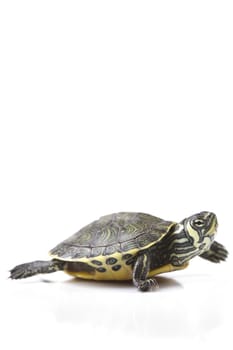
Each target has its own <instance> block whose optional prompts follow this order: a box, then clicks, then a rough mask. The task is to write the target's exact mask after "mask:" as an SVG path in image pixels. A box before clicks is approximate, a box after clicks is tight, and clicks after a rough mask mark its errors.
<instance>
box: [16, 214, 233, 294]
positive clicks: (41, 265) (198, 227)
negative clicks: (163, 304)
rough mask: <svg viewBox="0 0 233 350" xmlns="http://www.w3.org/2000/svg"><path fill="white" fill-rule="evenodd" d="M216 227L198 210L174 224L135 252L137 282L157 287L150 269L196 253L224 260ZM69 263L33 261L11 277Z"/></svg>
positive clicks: (52, 269) (143, 288)
mask: <svg viewBox="0 0 233 350" xmlns="http://www.w3.org/2000/svg"><path fill="white" fill-rule="evenodd" d="M216 230H217V218H216V216H215V214H213V213H209V212H201V213H198V214H195V215H193V216H191V217H189V218H187V219H184V220H183V221H182V222H181V223H180V224H176V225H175V226H173V227H172V228H171V229H170V231H169V232H168V233H167V234H166V235H165V236H164V238H163V239H161V241H159V242H157V243H155V244H154V245H152V246H150V247H149V248H147V249H142V250H141V251H139V252H138V254H137V255H136V256H135V259H134V261H133V265H132V279H133V283H134V285H135V286H136V287H137V288H138V290H140V291H143V292H145V291H149V290H151V289H154V288H156V287H158V283H157V281H156V279H155V277H151V278H148V274H149V272H150V271H151V270H154V269H156V268H159V267H161V266H164V265H167V264H171V265H172V266H174V270H175V269H176V267H177V269H179V268H180V267H182V265H185V264H186V263H187V262H188V261H189V260H190V259H192V258H193V257H195V256H200V257H202V258H204V259H206V260H209V261H211V262H215V263H219V262H220V261H224V260H225V259H226V258H227V255H228V252H227V250H226V249H225V248H224V246H223V245H221V244H220V243H218V242H216V241H214V235H215V232H216ZM177 251H178V252H179V253H177ZM175 252H176V253H175ZM69 264H76V265H78V264H79V263H77V262H76V263H75V262H74V263H72V262H69ZM83 265H85V264H83ZM83 265H82V269H83V268H84V266H83ZM66 266H67V262H66V261H62V260H59V259H52V260H50V261H33V262H30V263H26V264H21V265H18V266H16V267H14V268H13V269H12V270H11V271H10V273H11V274H10V278H12V279H20V278H27V277H30V276H33V275H36V274H40V273H42V274H44V273H52V272H56V271H61V270H64V269H65V267H66ZM74 266H75V265H74ZM86 269H87V271H88V269H90V267H89V266H88V265H86Z"/></svg>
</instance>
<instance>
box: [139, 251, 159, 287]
mask: <svg viewBox="0 0 233 350" xmlns="http://www.w3.org/2000/svg"><path fill="white" fill-rule="evenodd" d="M149 269H150V258H149V256H148V254H143V255H139V257H138V258H137V260H136V262H135V265H134V268H133V283H134V285H135V286H136V287H137V288H138V290H140V291H141V292H147V291H149V290H151V289H153V288H158V286H159V285H158V282H157V281H156V279H155V278H154V277H152V278H147V276H148V273H149Z"/></svg>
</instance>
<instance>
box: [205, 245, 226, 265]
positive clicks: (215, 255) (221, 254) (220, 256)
mask: <svg viewBox="0 0 233 350" xmlns="http://www.w3.org/2000/svg"><path fill="white" fill-rule="evenodd" d="M227 256H228V251H227V250H226V248H225V247H224V246H223V245H222V244H220V243H218V242H216V241H214V242H213V243H212V244H211V246H210V249H209V250H207V251H206V252H204V253H202V254H201V255H200V257H201V258H204V259H206V260H209V261H212V262H215V263H219V262H220V261H224V260H226V258H227Z"/></svg>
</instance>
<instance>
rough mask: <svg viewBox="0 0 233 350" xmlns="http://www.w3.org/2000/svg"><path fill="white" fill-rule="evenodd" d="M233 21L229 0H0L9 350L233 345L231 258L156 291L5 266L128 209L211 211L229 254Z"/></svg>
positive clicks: (42, 253) (169, 280)
mask: <svg viewBox="0 0 233 350" xmlns="http://www.w3.org/2000/svg"><path fill="white" fill-rule="evenodd" d="M232 18H233V6H232V2H231V1H224V0H221V1H213V0H212V1H204V0H201V1H198V0H196V1H127V0H124V1H121V0H118V1H48V0H46V1H42V0H41V1H1V3H0V36H1V37H0V50H1V54H0V74H1V78H0V89H1V90H0V96H1V102H0V118H1V121H0V152H1V163H0V166H1V169H0V180H1V181H0V186H1V188H0V213H1V214H0V232H1V294H0V295H1V300H0V301H1V312H0V315H1V342H2V345H1V349H13V348H16V347H17V348H19V349H26V350H27V349H45V348H46V349H47V348H53V349H71V348H72V349H74V348H77V349H91V348H97V349H100V348H101V349H102V348H106V349H108V348H111V349H116V348H126V347H128V348H129V347H130V348H134V349H137V348H143V349H146V348H147V347H150V348H152V349H153V348H155V349H156V348H163V349H167V348H169V349H171V348H172V347H174V346H175V347H176V348H177V349H178V346H179V348H187V346H189V348H191V349H192V348H196V347H197V346H198V348H199V349H202V348H203V349H204V348H206V347H208V348H209V347H213V346H216V347H218V348H219V347H220V346H221V345H222V344H224V342H225V341H226V342H227V343H226V344H227V348H228V349H229V348H231V346H232V340H231V333H232V332H231V329H232V326H231V325H232V312H233V310H232V306H231V303H232V283H231V276H232V268H231V267H232V258H231V256H230V257H229V259H228V261H227V262H226V263H221V264H219V265H214V264H211V263H209V262H206V261H204V260H202V259H199V258H196V259H195V260H194V261H193V262H192V264H191V266H190V267H189V269H187V270H184V271H180V272H176V273H171V274H169V275H164V276H161V277H160V278H159V279H158V281H159V283H160V290H159V291H158V292H155V293H144V294H143V293H139V292H137V290H136V289H135V288H134V287H133V286H132V285H131V283H126V284H111V283H110V284H108V283H97V282H96V283H95V282H86V281H74V280H72V279H70V278H69V277H68V276H65V275H64V274H63V273H57V274H53V275H47V276H36V277H33V278H31V279H28V280H23V281H10V280H7V275H8V274H7V270H9V269H10V268H12V267H13V266H14V265H16V264H19V263H22V262H27V261H31V260H34V259H46V258H47V251H48V250H49V249H51V248H52V247H53V246H54V245H56V244H57V243H58V242H60V241H61V240H63V239H65V238H66V237H67V236H69V235H71V234H72V233H74V232H76V231H77V230H78V229H79V228H81V227H82V226H84V225H85V224H87V223H89V222H90V221H93V220H94V219H96V218H98V217H99V216H101V215H105V214H108V213H111V212H117V211H142V212H148V213H151V214H154V215H157V216H160V217H162V218H164V219H168V220H177V221H180V220H182V219H183V218H184V217H186V216H188V215H190V214H193V213H195V212H198V211H201V210H210V211H214V212H216V214H217V215H218V220H219V236H218V240H219V241H221V242H222V243H224V244H225V245H226V246H227V247H228V248H229V250H231V246H232V245H233V240H232V198H233V186H232V180H233V170H232V149H233V140H232V134H233V128H232V121H231V119H232V112H233V106H232V93H233V86H232V81H233V68H232V67H233V64H232V62H233V49H232V36H233V21H232ZM45 282H51V283H45Z"/></svg>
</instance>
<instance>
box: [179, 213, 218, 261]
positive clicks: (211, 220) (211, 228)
mask: <svg viewBox="0 0 233 350" xmlns="http://www.w3.org/2000/svg"><path fill="white" fill-rule="evenodd" d="M182 224H183V225H184V229H185V232H186V234H187V236H188V237H189V239H191V240H192V244H193V245H194V246H195V248H197V249H198V250H199V252H200V254H201V253H202V252H204V251H206V250H208V249H209V247H210V245H211V244H212V242H213V240H214V237H215V234H216V232H217V228H218V221H217V217H216V215H215V214H214V213H211V212H208V211H202V212H201V213H198V214H195V215H192V216H190V217H189V218H187V219H184V220H183V221H182Z"/></svg>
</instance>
